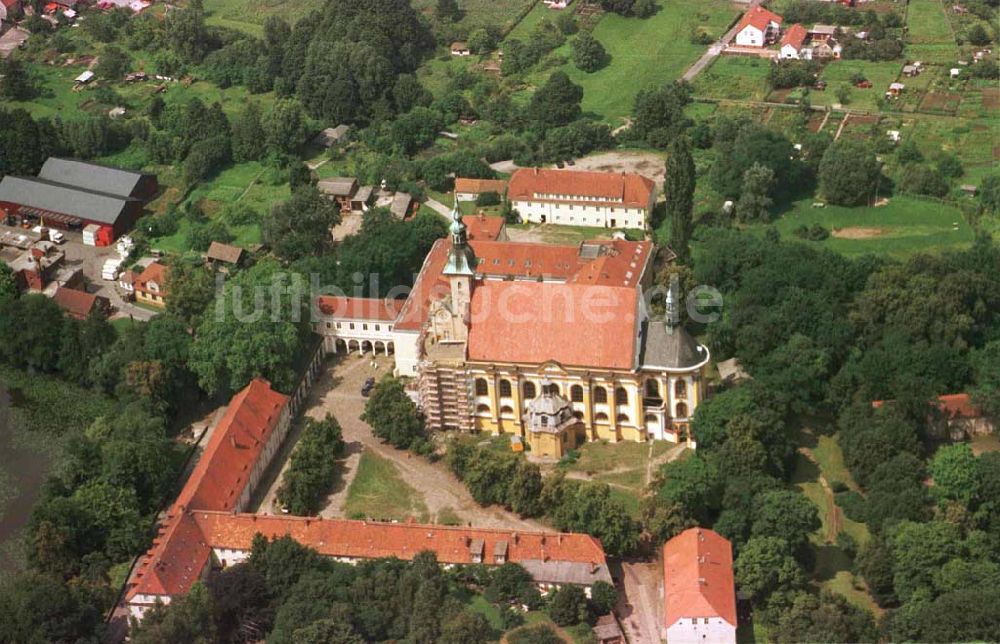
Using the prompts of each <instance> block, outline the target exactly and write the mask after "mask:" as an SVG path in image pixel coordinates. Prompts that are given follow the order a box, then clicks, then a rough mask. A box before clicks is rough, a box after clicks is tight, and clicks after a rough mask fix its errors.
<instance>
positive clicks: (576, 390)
mask: <svg viewBox="0 0 1000 644" xmlns="http://www.w3.org/2000/svg"><path fill="white" fill-rule="evenodd" d="M569 396H570V399H571V400H572V401H573V402H578V403H582V402H583V387H581V386H580V385H573V386H572V387H570V388H569Z"/></svg>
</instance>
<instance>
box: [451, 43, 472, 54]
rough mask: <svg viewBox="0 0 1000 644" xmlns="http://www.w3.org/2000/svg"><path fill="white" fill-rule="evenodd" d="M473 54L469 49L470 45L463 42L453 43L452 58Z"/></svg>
mask: <svg viewBox="0 0 1000 644" xmlns="http://www.w3.org/2000/svg"><path fill="white" fill-rule="evenodd" d="M471 53H472V51H471V50H470V49H469V43H467V42H464V41H462V40H456V41H455V42H453V43H451V55H452V56H468V55H470V54H471Z"/></svg>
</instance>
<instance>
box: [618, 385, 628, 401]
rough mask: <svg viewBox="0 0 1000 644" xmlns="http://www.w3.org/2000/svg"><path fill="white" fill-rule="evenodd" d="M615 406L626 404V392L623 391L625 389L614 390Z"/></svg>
mask: <svg viewBox="0 0 1000 644" xmlns="http://www.w3.org/2000/svg"><path fill="white" fill-rule="evenodd" d="M615 404H616V405H627V404H628V392H627V391H625V387H618V388H616V389H615Z"/></svg>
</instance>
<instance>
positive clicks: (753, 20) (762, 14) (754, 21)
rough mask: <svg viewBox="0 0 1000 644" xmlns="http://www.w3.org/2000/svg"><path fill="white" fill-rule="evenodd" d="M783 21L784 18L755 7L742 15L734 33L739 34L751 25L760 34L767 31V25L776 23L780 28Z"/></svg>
mask: <svg viewBox="0 0 1000 644" xmlns="http://www.w3.org/2000/svg"><path fill="white" fill-rule="evenodd" d="M783 20H784V18H782V17H781V16H779V15H778V14H776V13H774V12H772V11H768V10H767V9H765V8H764V7H761V6H756V7H754V8H753V9H751V10H750V11H747V12H746V13H745V14H743V19H742V20H740V24H739V26H738V27H736V32H737V33H739V32H741V31H743V29H744V28H745V27H746V26H747V25H753V26H754V27H756V28H757V29H759V30H760V31H762V32H763V31H767V27H768V25H770V24H771V23H772V22H773V23H776V24H777V25H778V26H781V22H782V21H783Z"/></svg>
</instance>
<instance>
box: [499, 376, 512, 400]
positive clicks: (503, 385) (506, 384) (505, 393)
mask: <svg viewBox="0 0 1000 644" xmlns="http://www.w3.org/2000/svg"><path fill="white" fill-rule="evenodd" d="M510 396H511V388H510V380H501V381H500V397H501V398H510Z"/></svg>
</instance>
